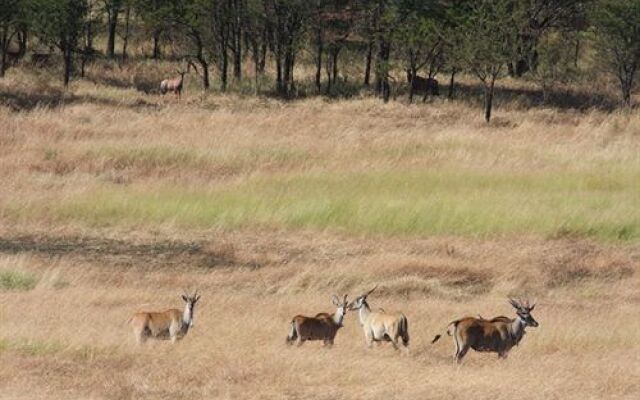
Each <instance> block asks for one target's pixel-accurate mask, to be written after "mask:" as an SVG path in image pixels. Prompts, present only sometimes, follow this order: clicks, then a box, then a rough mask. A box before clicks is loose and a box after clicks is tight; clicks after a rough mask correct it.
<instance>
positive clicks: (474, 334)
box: [431, 299, 538, 363]
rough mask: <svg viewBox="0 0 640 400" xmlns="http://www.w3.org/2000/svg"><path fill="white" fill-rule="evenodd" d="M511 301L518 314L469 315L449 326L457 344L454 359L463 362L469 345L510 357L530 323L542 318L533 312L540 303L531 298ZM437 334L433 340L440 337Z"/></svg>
mask: <svg viewBox="0 0 640 400" xmlns="http://www.w3.org/2000/svg"><path fill="white" fill-rule="evenodd" d="M509 303H510V304H511V305H512V306H513V307H514V308H515V309H516V318H514V319H512V318H508V317H505V316H499V317H496V318H493V319H484V318H482V317H480V318H473V317H466V318H462V319H458V320H455V321H453V322H451V323H450V324H449V326H448V327H447V334H448V335H449V336H453V341H454V344H455V346H456V352H455V355H454V359H455V360H456V361H457V362H458V363H461V362H462V358H463V357H464V356H465V354H467V352H468V351H469V349H470V348H471V349H474V350H475V351H482V352H492V353H498V357H500V358H506V357H507V353H509V350H511V348H512V347H513V346H517V345H518V344H519V343H520V341H521V340H522V338H523V336H524V334H525V328H526V327H527V326H531V327H537V326H538V322H537V321H536V320H535V319H533V317H532V316H531V311H533V308H534V307H535V306H536V305H535V304H534V305H531V306H530V305H529V301H528V300H527V301H516V300H513V299H509ZM440 337H441V335H436V336H435V337H434V338H433V340H432V341H431V343H435V342H437V341H438V339H440Z"/></svg>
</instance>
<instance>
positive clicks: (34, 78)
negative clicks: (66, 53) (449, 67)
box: [0, 69, 640, 399]
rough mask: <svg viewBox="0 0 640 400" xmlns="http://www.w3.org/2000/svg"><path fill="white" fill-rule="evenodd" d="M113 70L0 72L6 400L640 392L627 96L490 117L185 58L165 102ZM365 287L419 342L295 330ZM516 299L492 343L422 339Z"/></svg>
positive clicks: (638, 154) (636, 118) (504, 84)
mask: <svg viewBox="0 0 640 400" xmlns="http://www.w3.org/2000/svg"><path fill="white" fill-rule="evenodd" d="M111 73H112V74H113V75H117V73H118V72H117V71H115V72H111ZM108 74H109V72H108V71H107V72H104V71H97V70H95V71H94V70H89V77H94V78H95V79H85V80H78V81H75V82H73V83H72V87H71V89H70V91H69V92H67V93H64V92H63V91H62V88H61V86H59V85H58V83H57V82H53V83H52V82H51V79H50V77H48V76H47V75H46V74H45V75H43V74H40V73H37V72H33V71H22V70H19V69H16V70H12V71H11V74H9V75H8V76H7V78H5V79H4V80H2V81H0V104H1V106H0V183H1V188H0V398H6V399H70V398H77V399H169V398H172V399H175V398H190V399H200V398H202V399H213V398H228V399H271V398H278V399H299V398H305V399H307V398H308V399H364V398H367V399H383V398H384V399H410V398H419V399H430V398H449V399H468V398H479V399H488V398H491V399H512V398H524V399H556V398H557V399H599V398H606V399H636V398H638V397H640V383H639V382H640V271H639V268H640V114H639V113H638V111H637V109H635V110H617V111H610V110H605V109H602V108H598V107H593V108H586V109H584V110H576V109H566V108H562V107H552V106H549V107H544V106H541V107H536V108H530V107H528V106H527V105H526V104H524V105H523V104H522V103H523V102H525V99H522V98H518V97H517V96H516V97H511V98H509V99H506V98H498V99H497V106H496V110H495V113H494V118H493V120H492V122H491V123H490V124H486V123H485V122H484V120H483V118H482V114H481V113H480V112H479V109H478V106H477V105H476V104H472V103H468V102H464V101H446V100H445V99H442V98H440V99H433V100H430V101H429V102H427V103H426V104H423V103H420V102H416V103H414V104H412V105H409V104H407V101H406V98H405V97H402V98H398V99H397V100H396V101H391V102H389V103H388V104H384V103H383V102H381V101H380V100H379V99H376V98H374V97H373V96H369V95H365V94H363V95H358V96H354V97H353V98H350V99H334V100H328V99H324V98H319V97H314V96H309V97H307V98H303V99H300V100H296V101H282V100H278V99H275V98H272V97H269V96H259V97H255V96H251V95H242V94H238V92H236V93H235V94H219V93H211V94H208V95H206V96H204V95H202V94H201V92H200V91H199V88H198V82H197V77H195V76H193V75H187V78H186V79H187V85H186V89H185V92H184V93H183V96H182V98H181V99H180V100H178V99H176V98H175V97H174V96H172V95H167V96H164V97H161V96H159V95H158V94H157V93H145V92H144V91H138V90H136V89H135V84H136V82H135V79H137V78H136V77H137V76H138V75H139V74H142V72H139V71H136V72H135V73H134V72H131V73H130V76H131V78H130V79H131V80H132V81H133V82H132V83H131V82H129V83H131V85H124V84H123V85H114V84H108V83H107V82H109V83H113V82H114V81H117V79H125V78H123V76H124V75H123V76H111V75H108ZM98 78H100V79H98ZM127 79H128V78H127ZM149 79H150V81H154V79H155V77H151V78H149ZM464 83H465V82H464V80H463V84H464ZM500 85H501V88H502V89H504V88H507V89H512V90H513V91H518V90H522V91H523V93H526V89H527V88H526V87H525V88H523V87H521V86H518V85H522V83H519V82H516V81H512V80H508V79H507V80H504V81H501V82H500ZM442 97H445V96H442ZM375 285H379V286H378V289H377V291H376V292H375V293H374V294H372V295H371V296H370V299H369V302H370V304H371V306H372V308H374V309H377V308H380V307H382V308H384V309H385V310H387V311H394V310H401V311H403V312H404V313H405V314H406V316H407V318H408V321H409V333H410V336H411V343H410V351H409V354H408V355H406V354H403V353H402V352H395V351H394V350H393V349H392V348H391V346H390V345H389V344H388V343H384V344H381V345H379V346H374V347H373V348H372V349H367V348H366V346H365V341H364V337H363V334H362V329H361V328H360V326H359V323H358V319H357V314H356V313H355V312H351V313H348V314H347V315H346V318H345V322H344V325H345V326H344V328H342V329H341V330H340V331H339V332H338V334H337V337H336V341H335V345H334V346H333V347H332V348H330V349H327V348H323V347H322V345H321V343H318V342H307V343H305V344H304V345H303V346H301V347H300V348H297V347H295V346H286V344H285V338H286V335H287V333H288V329H289V323H290V321H291V318H292V317H293V316H294V315H296V314H305V315H315V314H316V313H318V312H323V311H324V312H333V311H334V310H335V307H334V306H333V305H332V304H331V296H332V295H333V294H334V293H336V294H338V295H340V296H342V295H343V294H349V298H350V299H353V298H355V297H356V296H357V295H359V294H361V293H363V292H365V291H368V290H370V289H371V288H372V287H374V286H375ZM196 288H197V289H198V290H199V292H200V293H201V295H202V299H201V300H200V302H199V303H198V305H197V307H196V310H195V324H194V327H193V330H191V331H189V333H188V335H187V336H186V337H185V338H184V339H183V340H182V341H180V342H179V343H177V344H176V345H172V344H171V343H170V342H167V341H149V342H148V343H146V344H145V345H144V346H138V345H137V344H136V342H135V340H134V337H133V335H132V332H131V328H130V327H129V326H127V320H128V318H129V317H130V316H131V315H132V314H133V313H134V312H136V311H139V310H163V309H166V308H170V307H180V308H182V306H183V302H182V300H181V299H180V297H179V295H180V294H181V293H182V292H183V291H184V290H189V291H191V290H193V289H196ZM508 297H516V298H529V299H531V300H532V301H536V302H537V306H536V309H535V311H534V312H533V313H532V314H533V315H534V316H535V318H536V320H537V321H538V322H539V323H540V326H539V327H537V328H528V329H527V333H526V336H525V337H524V339H523V340H522V342H521V343H520V345H519V346H517V347H515V348H514V349H513V350H512V351H511V352H510V354H509V357H508V358H507V359H506V360H499V359H498V358H497V356H496V355H495V354H490V353H477V352H473V351H471V352H470V353H469V354H468V355H467V356H466V358H465V360H464V362H463V364H462V365H461V366H458V365H455V364H454V362H453V359H452V355H453V351H454V346H453V343H452V340H451V338H450V337H448V336H446V335H445V337H444V338H443V339H442V340H440V341H439V342H437V343H436V344H431V339H432V338H433V337H434V336H435V335H436V334H442V333H443V332H444V331H445V329H446V327H447V324H448V323H449V322H451V321H452V320H454V319H456V318H460V317H463V316H477V315H478V314H480V315H482V316H483V317H493V316H497V315H507V316H510V317H514V316H515V314H514V310H513V309H512V308H511V306H510V305H509V304H508V303H507V298H508Z"/></svg>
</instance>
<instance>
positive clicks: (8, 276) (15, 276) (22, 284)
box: [0, 270, 38, 290]
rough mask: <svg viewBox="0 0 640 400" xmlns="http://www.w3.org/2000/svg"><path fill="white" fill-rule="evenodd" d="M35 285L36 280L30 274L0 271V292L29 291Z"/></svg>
mask: <svg viewBox="0 0 640 400" xmlns="http://www.w3.org/2000/svg"><path fill="white" fill-rule="evenodd" d="M37 283H38V279H37V278H36V277H35V276H34V275H32V274H30V273H26V272H21V271H11V270H9V271H0V290H31V289H33V288H35V287H36V284H37Z"/></svg>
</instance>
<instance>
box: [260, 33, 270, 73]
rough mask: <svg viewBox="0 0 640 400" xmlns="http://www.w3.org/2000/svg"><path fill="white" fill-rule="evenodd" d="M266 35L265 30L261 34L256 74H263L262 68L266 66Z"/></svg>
mask: <svg viewBox="0 0 640 400" xmlns="http://www.w3.org/2000/svg"><path fill="white" fill-rule="evenodd" d="M267 41H268V35H267V29H266V28H265V29H264V31H263V32H262V43H261V45H260V61H259V62H258V72H260V74H264V68H265V66H266V64H267V49H268V42H267Z"/></svg>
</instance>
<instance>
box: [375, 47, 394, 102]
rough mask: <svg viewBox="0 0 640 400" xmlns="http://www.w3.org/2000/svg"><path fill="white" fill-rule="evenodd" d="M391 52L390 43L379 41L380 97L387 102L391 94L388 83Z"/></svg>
mask: <svg viewBox="0 0 640 400" xmlns="http://www.w3.org/2000/svg"><path fill="white" fill-rule="evenodd" d="M390 52H391V44H390V43H389V42H388V41H386V40H384V41H383V42H382V43H380V60H379V62H380V65H379V66H378V69H379V70H380V74H381V77H380V78H381V89H382V99H383V100H384V102H385V103H388V102H389V96H390V95H391V86H390V84H389V71H388V69H389V55H390Z"/></svg>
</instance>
